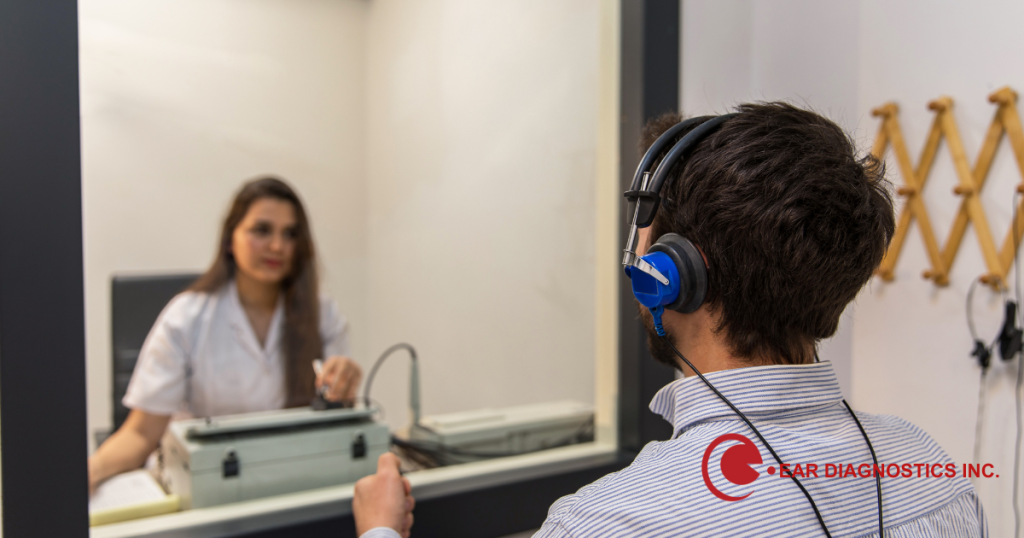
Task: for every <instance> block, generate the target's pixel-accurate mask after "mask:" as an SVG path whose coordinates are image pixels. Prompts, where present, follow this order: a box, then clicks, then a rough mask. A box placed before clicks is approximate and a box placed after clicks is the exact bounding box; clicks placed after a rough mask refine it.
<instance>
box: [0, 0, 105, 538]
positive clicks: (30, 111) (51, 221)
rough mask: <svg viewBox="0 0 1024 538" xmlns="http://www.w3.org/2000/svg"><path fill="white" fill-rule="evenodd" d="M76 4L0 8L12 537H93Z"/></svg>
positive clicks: (3, 395)
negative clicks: (87, 457) (83, 274)
mask: <svg viewBox="0 0 1024 538" xmlns="http://www.w3.org/2000/svg"><path fill="white" fill-rule="evenodd" d="M79 147H80V142H79V122H78V6H77V4H76V2H75V0H50V1H47V2H37V1H33V0H5V1H4V2H0V174H2V176H0V425H2V426H0V465H2V477H3V492H4V495H3V534H4V536H10V537H12V538H14V537H21V536H62V537H68V538H74V537H83V538H84V537H86V536H88V535H89V516H88V509H87V505H88V499H89V491H88V480H87V472H86V458H85V456H86V453H87V444H86V432H85V429H86V426H85V313H84V302H85V299H84V296H83V283H82V178H81V164H80V163H81V159H80V155H79Z"/></svg>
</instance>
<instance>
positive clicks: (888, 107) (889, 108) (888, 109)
mask: <svg viewBox="0 0 1024 538" xmlns="http://www.w3.org/2000/svg"><path fill="white" fill-rule="evenodd" d="M899 111H900V107H899V105H897V104H896V103H894V102H892V101H889V102H888V103H886V104H884V105H882V106H879V107H875V108H872V109H871V115H872V116H876V117H877V116H882V117H886V118H888V117H891V116H895V115H896V114H898V113H899Z"/></svg>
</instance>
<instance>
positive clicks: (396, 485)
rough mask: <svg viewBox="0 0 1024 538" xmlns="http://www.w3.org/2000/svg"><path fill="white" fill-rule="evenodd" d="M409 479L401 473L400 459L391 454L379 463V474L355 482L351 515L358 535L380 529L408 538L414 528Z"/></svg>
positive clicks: (383, 455) (378, 461)
mask: <svg viewBox="0 0 1024 538" xmlns="http://www.w3.org/2000/svg"><path fill="white" fill-rule="evenodd" d="M410 492H411V486H410V485H409V480H408V479H406V478H404V477H403V476H402V475H401V473H399V471H398V457H397V456H395V455H394V454H392V453H390V452H385V453H384V454H381V456H380V458H379V459H378V460H377V474H373V475H370V476H367V477H363V478H362V479H360V480H359V481H358V482H356V490H355V495H354V496H353V497H352V514H353V515H354V516H355V520H356V534H357V535H359V536H362V534H363V533H364V532H366V531H368V530H370V529H374V528H377V527H388V528H390V529H394V530H395V531H396V532H398V534H400V535H401V536H402V538H409V529H410V528H412V509H413V507H415V506H416V500H415V499H413V498H412V495H411V494H410Z"/></svg>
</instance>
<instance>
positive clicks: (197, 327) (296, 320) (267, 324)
mask: <svg viewBox="0 0 1024 538" xmlns="http://www.w3.org/2000/svg"><path fill="white" fill-rule="evenodd" d="M348 352H349V342H348V324H347V323H346V321H345V319H344V317H342V316H340V315H339V314H338V312H337V310H336V308H335V306H334V304H333V302H332V301H330V300H329V299H327V298H325V297H321V296H320V295H319V293H318V291H317V273H316V256H315V254H314V248H313V240H312V236H311V233H310V229H309V221H308V220H307V218H306V212H305V210H304V209H303V207H302V203H301V202H300V201H299V197H298V196H297V195H296V194H295V191H293V190H292V189H291V187H289V186H288V185H287V184H286V183H284V182H283V181H281V180H279V179H276V178H273V177H263V178H257V179H255V180H252V181H250V182H248V183H246V184H245V185H244V186H242V189H241V190H240V191H239V192H238V194H237V195H236V196H235V200H234V202H233V203H232V205H231V209H230V211H229V212H228V216H227V218H226V219H225V220H224V226H223V228H222V230H221V236H220V243H219V247H218V251H217V256H216V259H215V260H214V262H213V265H212V266H211V267H210V268H209V269H208V270H207V271H206V273H205V274H203V275H202V276H201V277H199V279H198V280H197V281H196V282H195V284H193V285H192V286H191V287H190V288H189V289H188V290H187V291H185V292H183V293H181V294H179V295H178V296H177V297H175V298H174V299H173V300H171V302H170V303H169V304H168V305H167V306H166V307H165V308H164V311H163V312H162V313H161V314H160V317H159V318H158V319H157V321H156V324H155V325H154V326H153V329H152V330H150V333H149V336H148V337H147V338H146V342H145V344H144V345H143V347H142V350H141V351H140V353H139V361H138V364H136V366H135V372H134V374H133V375H132V380H131V382H130V383H129V385H128V391H127V393H126V394H125V397H124V404H125V406H126V407H128V408H130V409H131V410H132V411H131V413H130V414H129V415H128V418H127V420H125V422H124V424H123V425H122V426H121V428H119V429H118V430H117V432H115V433H114V434H113V435H111V436H110V438H109V439H107V441H106V442H105V443H103V445H102V446H100V448H99V449H98V450H97V451H96V453H95V454H94V455H93V456H92V457H90V458H89V485H90V488H95V487H96V485H97V484H99V483H100V482H102V481H104V480H106V479H107V478H109V477H111V476H114V475H116V474H118V473H122V472H125V471H128V470H131V469H136V468H138V467H140V466H142V464H143V463H144V462H145V460H146V458H147V457H148V456H149V454H150V453H152V452H153V450H155V449H156V447H157V444H158V443H159V441H160V438H161V437H162V436H163V433H164V430H165V429H166V428H167V424H168V422H169V421H170V420H171V416H172V415H184V416H193V417H209V416H220V415H229V414H235V413H248V412H253V411H266V410H271V409H281V408H283V407H298V406H304V405H309V403H310V401H311V400H312V399H313V397H314V395H315V393H316V391H318V390H320V391H322V392H325V393H326V394H325V395H326V397H327V399H329V400H335V401H337V400H352V399H355V396H356V390H357V387H358V385H359V380H360V378H361V377H362V372H361V370H360V369H359V366H358V365H356V363H355V362H353V361H352V360H351V359H349V358H347V357H346V356H345V355H346V354H348ZM321 357H328V358H327V360H326V361H325V362H324V366H323V369H322V371H321V373H320V374H319V375H316V374H315V373H314V370H313V366H312V361H313V360H314V359H317V358H321Z"/></svg>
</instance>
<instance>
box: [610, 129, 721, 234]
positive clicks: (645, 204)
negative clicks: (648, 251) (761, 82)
mask: <svg viewBox="0 0 1024 538" xmlns="http://www.w3.org/2000/svg"><path fill="white" fill-rule="evenodd" d="M735 116H738V114H736V113H733V114H724V115H721V116H699V117H696V118H690V119H688V120H685V121H682V122H680V123H677V124H676V125H673V126H672V127H671V128H670V129H669V130H667V131H665V132H664V133H663V134H662V135H661V136H659V137H658V139H657V140H655V141H654V144H651V147H650V148H649V149H648V150H647V152H646V153H645V154H644V156H643V158H642V159H640V164H639V165H638V166H637V169H636V173H634V175H633V183H632V184H631V185H630V188H629V190H628V191H626V193H625V197H626V199H627V200H629V206H630V207H629V211H628V212H627V214H632V216H633V217H634V221H633V225H635V226H636V227H638V228H646V227H648V226H650V225H651V223H652V222H654V216H655V215H656V214H657V213H658V207H659V206H660V205H661V188H662V186H664V184H665V181H666V180H667V179H668V173H669V171H671V170H672V168H673V167H674V166H675V165H676V163H678V162H679V161H680V160H682V159H683V158H684V157H686V156H688V155H689V153H690V151H691V150H692V149H693V148H694V147H695V146H696V145H697V144H698V143H700V141H701V140H704V139H705V138H707V137H708V136H709V135H710V134H712V133H714V132H715V131H717V130H718V128H719V127H721V126H722V124H723V123H725V122H726V121H728V120H729V119H731V118H733V117H735ZM694 125H696V127H694V128H693V130H692V131H690V132H688V133H686V135H684V136H683V138H682V139H680V140H679V141H678V142H676V143H675V145H673V146H672V149H670V150H668V152H667V153H665V157H664V158H662V159H661V162H660V163H658V167H657V168H656V169H655V170H654V172H653V173H651V168H652V167H653V166H654V163H655V161H656V160H657V159H658V157H659V156H660V155H661V154H662V152H663V151H664V150H665V148H666V147H667V146H668V145H669V144H671V143H672V140H674V139H675V138H676V136H678V135H679V133H680V132H682V131H685V130H686V129H688V128H690V127H692V126H694Z"/></svg>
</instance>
